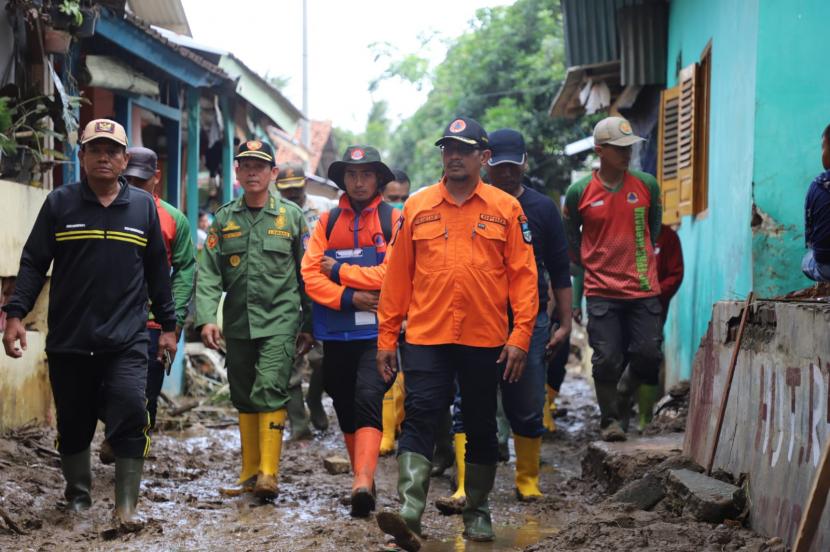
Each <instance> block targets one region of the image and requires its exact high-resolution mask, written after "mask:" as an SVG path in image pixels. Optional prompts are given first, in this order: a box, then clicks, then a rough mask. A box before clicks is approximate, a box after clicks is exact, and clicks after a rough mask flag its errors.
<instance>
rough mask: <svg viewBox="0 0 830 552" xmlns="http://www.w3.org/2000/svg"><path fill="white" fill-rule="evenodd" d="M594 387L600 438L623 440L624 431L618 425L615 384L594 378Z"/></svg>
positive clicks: (617, 403)
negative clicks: (598, 415) (597, 406)
mask: <svg viewBox="0 0 830 552" xmlns="http://www.w3.org/2000/svg"><path fill="white" fill-rule="evenodd" d="M594 387H595V388H596V391H597V404H598V405H599V412H600V429H601V431H600V435H601V436H602V439H603V440H604V441H625V440H626V435H625V431H623V429H622V427H621V426H620V415H619V402H618V396H619V394H618V393H617V385H616V384H615V383H611V382H607V381H596V380H594Z"/></svg>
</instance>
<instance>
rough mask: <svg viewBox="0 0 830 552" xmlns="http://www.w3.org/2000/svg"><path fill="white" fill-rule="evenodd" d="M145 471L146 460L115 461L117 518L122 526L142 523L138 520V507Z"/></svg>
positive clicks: (117, 459) (118, 459) (120, 459)
mask: <svg viewBox="0 0 830 552" xmlns="http://www.w3.org/2000/svg"><path fill="white" fill-rule="evenodd" d="M143 471H144V458H117V457H116V459H115V518H116V520H117V521H118V522H120V523H121V524H122V525H126V526H132V525H135V524H137V523H140V521H139V520H138V519H137V518H136V506H137V505H138V493H139V491H140V489H141V473H142V472H143Z"/></svg>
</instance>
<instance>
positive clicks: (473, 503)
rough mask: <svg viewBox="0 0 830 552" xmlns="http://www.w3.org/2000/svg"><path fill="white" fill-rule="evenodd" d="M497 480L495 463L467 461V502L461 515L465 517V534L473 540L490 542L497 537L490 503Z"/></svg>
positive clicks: (465, 483) (465, 484) (465, 482)
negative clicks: (491, 493)
mask: <svg viewBox="0 0 830 552" xmlns="http://www.w3.org/2000/svg"><path fill="white" fill-rule="evenodd" d="M495 480H496V466H495V464H472V463H467V477H466V479H465V481H464V488H465V491H466V493H467V504H466V505H465V506H464V512H463V513H462V514H461V515H462V517H463V518H464V536H465V537H467V538H468V539H470V540H472V541H479V542H489V541H492V540H493V539H494V538H495V534H494V533H493V521H492V520H491V519H490V503H489V496H490V491H491V490H493V483H494V482H495Z"/></svg>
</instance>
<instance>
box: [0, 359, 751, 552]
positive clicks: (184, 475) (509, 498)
mask: <svg viewBox="0 0 830 552" xmlns="http://www.w3.org/2000/svg"><path fill="white" fill-rule="evenodd" d="M559 404H560V412H561V413H564V416H562V417H559V418H557V419H556V423H557V426H558V431H557V432H556V433H555V434H552V435H548V436H546V437H545V438H544V440H543V444H542V462H543V464H542V468H541V476H540V486H541V488H542V491H543V492H544V493H545V497H544V499H543V500H541V501H540V502H537V503H532V504H522V503H519V502H517V500H516V498H515V494H514V488H513V476H514V468H515V459H514V458H513V457H511V460H510V461H509V462H507V463H502V464H500V465H499V467H498V476H497V480H496V486H495V488H494V491H493V493H492V495H491V507H492V511H493V521H494V525H495V531H496V535H497V537H496V541H495V542H493V543H471V542H467V541H465V540H464V539H463V537H462V536H461V534H462V530H463V523H462V520H461V517H460V516H453V517H446V516H443V515H441V514H440V513H439V512H438V511H437V510H436V509H435V507H434V505H433V502H434V500H435V499H436V498H438V497H440V496H445V495H448V494H450V493H451V492H452V488H451V485H452V483H451V479H450V475H451V472H452V470H448V471H447V473H446V475H445V476H442V477H437V478H433V479H432V481H431V487H430V493H429V504H428V506H427V509H426V512H425V515H424V518H423V526H424V530H425V532H426V534H427V536H428V538H427V540H425V542H424V547H423V548H422V550H423V551H424V552H445V551H459V552H460V551H471V552H472V551H491V550H498V551H513V550H601V551H602V552H609V551H611V550H623V549H625V550H640V549H642V550H661V548H659V547H657V548H651V547H649V546H648V545H646V546H639V545H638V546H639V547H638V546H634V544H636V543H640V544H642V543H644V542H648V539H646V540H645V541H644V540H643V538H641V535H640V533H637V531H640V532H642V531H645V530H646V529H643V528H642V527H649V526H650V525H649V524H652V525H653V524H655V523H661V521H660V520H661V519H662V518H661V515H659V514H656V513H654V512H644V514H648V515H649V516H651V517H650V518H648V519H647V520H645V521H642V522H638V523H641V525H642V527H640V526H638V525H637V524H636V523H634V524H632V523H618V522H615V521H613V520H615V519H617V518H616V517H614V516H616V515H618V514H616V513H613V511H612V513H611V514H609V513H608V511H607V508H606V507H605V506H603V502H602V501H603V500H604V498H605V497H604V496H603V495H602V493H601V491H599V490H598V487H597V486H596V485H595V484H593V483H592V482H591V481H583V480H581V479H580V477H581V468H580V462H581V459H582V457H583V455H584V452H585V449H586V446H587V444H588V443H589V442H590V441H591V440H592V439H595V438H596V428H597V425H598V412H597V409H596V407H595V406H594V402H593V392H592V389H591V386H590V384H589V382H588V380H587V379H585V378H584V377H582V376H581V375H580V374H579V373H578V372H577V371H575V369H574V370H572V371H569V374H568V378H567V379H566V382H565V386H564V387H563V394H562V396H561V397H560V400H559ZM326 408H327V409H328V411H329V414H330V420H331V425H332V427H331V429H329V431H328V432H326V433H316V434H315V436H314V438H313V439H312V440H309V441H300V442H286V443H285V444H284V448H283V460H282V466H281V471H280V495H279V497H278V498H277V499H276V500H275V501H274V502H273V503H261V502H260V501H258V500H257V499H255V498H254V497H252V496H249V495H243V496H239V497H233V498H230V497H225V496H222V495H221V494H220V492H219V489H220V488H222V487H227V486H231V485H233V484H234V483H235V481H236V476H237V470H238V462H239V452H238V451H239V434H238V429H237V427H236V425H235V423H234V420H235V413H234V411H232V410H230V409H225V408H218V407H209V408H204V409H200V408H197V409H195V410H193V411H191V412H189V413H187V415H185V416H181V417H179V418H178V419H167V420H166V421H165V423H164V424H163V427H166V428H168V429H167V430H164V431H158V432H157V433H156V434H155V435H154V436H153V443H152V450H151V456H150V457H149V458H148V459H147V461H146V463H145V474H144V480H143V483H142V492H141V499H140V502H139V510H140V512H141V513H142V515H143V517H144V519H145V520H146V524H145V526H144V528H143V529H142V530H141V531H139V532H137V533H129V534H119V533H114V532H112V531H111V529H112V525H111V522H110V516H111V512H112V505H113V498H112V493H113V491H112V489H113V477H114V469H113V467H112V466H104V465H102V464H101V463H100V462H99V461H98V459H97V451H98V447H99V444H100V439H101V436H100V433H101V432H99V434H98V436H97V437H96V441H95V442H94V444H93V451H94V456H93V477H94V483H93V485H94V487H93V502H94V504H93V507H92V509H90V510H89V511H87V512H84V513H82V514H75V515H70V514H68V513H66V512H65V511H64V510H63V507H62V504H63V497H62V489H63V479H62V476H61V472H60V467H59V463H58V457H57V454H56V453H54V451H53V448H52V442H53V439H54V432H53V430H51V429H48V428H42V427H25V428H22V429H20V430H16V431H13V432H10V433H8V434H7V435H5V436H4V438H0V509H2V510H3V511H4V512H6V513H7V514H8V516H9V518H10V519H11V520H12V522H13V523H14V524H15V526H16V527H17V528H18V529H19V530H20V533H17V532H15V531H13V530H12V529H11V528H10V526H9V524H8V523H6V522H5V521H3V520H0V550H4V551H5V550H37V551H51V550H141V551H146V550H164V551H167V550H188V551H189V550H211V551H212V550H219V551H237V550H241V551H245V550H251V551H258V550H276V551H294V550H297V551H300V550H313V551H342V550H383V549H384V548H385V538H384V535H383V534H382V533H381V532H380V531H379V530H378V528H377V526H376V524H375V521H374V519H373V518H369V519H353V518H351V517H349V507H348V505H347V504H346V500H345V499H346V498H347V497H348V495H349V490H350V485H351V477H350V475H347V474H343V475H330V474H328V473H327V472H326V471H325V469H324V467H323V458H325V457H327V456H330V455H333V454H338V455H345V448H344V446H343V445H342V439H341V436H340V433H339V431H338V430H337V422H336V419H335V418H334V416H333V412H332V410H331V403H330V401H328V402H327V403H326ZM161 419H164V412H162V413H161V415H160V420H161ZM511 453H512V448H511ZM396 480H397V465H396V463H395V460H394V457H392V456H388V457H384V458H381V459H380V461H379V463H378V471H377V479H376V483H377V489H378V510H379V511H380V510H383V509H396V508H397V507H398V499H397V492H396ZM598 512H599V513H598ZM619 515H622V516H623V517H624V518H625V519H628V518H629V517H630V515H629V514H619ZM598 516H599V518H598ZM602 516H605V517H607V518H608V519H611V520H612V521H609V522H607V523H606V522H601V521H597V520H598V519H605V518H603V517H602ZM609 516H610V517H609ZM626 516H627V517H626ZM697 525H700V526H701V527H700V528H696V526H693V525H692V524H690V523H687V522H681V525H680V526H678V527H674V526H672V527H670V528H666V527H662V526H659V527H658V529H660V527H662V529H660V530H662V531H663V533H665V534H666V535H682V534H685V533H689V532H690V531H691V532H694V531H698V533H700V534H701V535H704V536H701V537H700V539H699V540H695V541H694V542H704V543H705V542H706V540H705V538H706V537H705V535H708V534H710V533H712V527H711V526H706V525H705V524H697ZM690 527H692V529H690ZM615 531H617V533H615ZM630 533H636V534H634V535H633V536H632V534H630ZM695 534H697V533H695ZM638 539H639V540H638ZM654 542H658V541H657V540H655V541H654ZM690 542H691V541H690ZM617 543H624V544H625V546H623V547H619V546H616V544H617ZM630 543H634V544H630ZM595 545H596V546H595ZM689 549H690V550H692V549H694V550H697V549H702V550H707V549H709V548H707V547H705V546H703V547H698V548H689ZM721 549H724V550H725V549H727V548H718V550H721ZM732 549H735V550H738V549H740V548H732ZM672 550H683V548H682V547H681V548H672Z"/></svg>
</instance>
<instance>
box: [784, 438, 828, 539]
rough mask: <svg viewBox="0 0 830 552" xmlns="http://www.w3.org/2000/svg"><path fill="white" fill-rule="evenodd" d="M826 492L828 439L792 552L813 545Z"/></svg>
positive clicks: (825, 499) (825, 502)
mask: <svg viewBox="0 0 830 552" xmlns="http://www.w3.org/2000/svg"><path fill="white" fill-rule="evenodd" d="M828 491H830V439H828V440H827V441H826V442H825V443H824V452H822V453H821V461H820V462H819V465H818V470H816V475H815V477H814V478H813V486H812V488H811V489H810V494H809V498H808V499H807V504H806V505H805V507H804V515H803V516H802V517H801V523H800V524H799V527H798V535H796V538H795V545H794V546H793V552H807V551H808V550H809V549H810V546H811V545H812V544H813V539H814V538H815V536H816V529H817V528H818V526H819V523H820V522H821V513H822V512H823V511H824V507H825V506H826V505H827V493H828Z"/></svg>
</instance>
